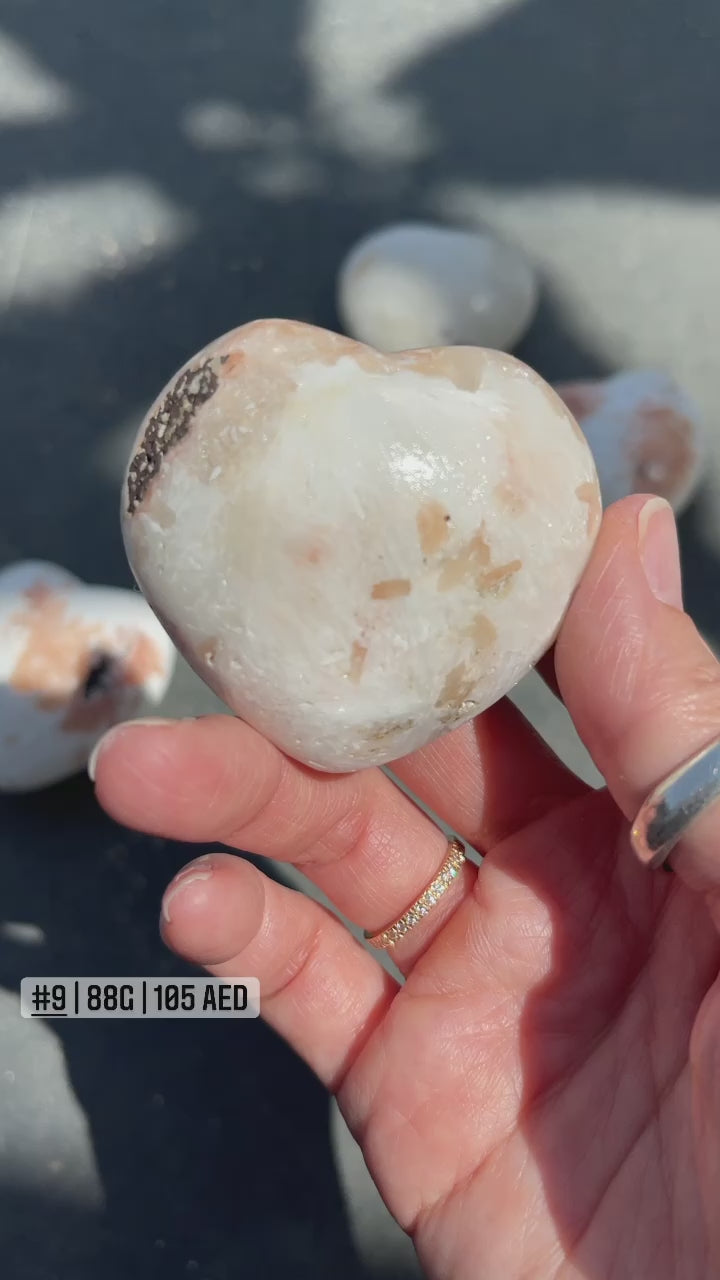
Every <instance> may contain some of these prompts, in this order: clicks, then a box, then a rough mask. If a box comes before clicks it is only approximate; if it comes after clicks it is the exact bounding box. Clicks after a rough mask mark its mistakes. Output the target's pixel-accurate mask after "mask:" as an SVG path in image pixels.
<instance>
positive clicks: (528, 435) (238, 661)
mask: <svg viewBox="0 0 720 1280" xmlns="http://www.w3.org/2000/svg"><path fill="white" fill-rule="evenodd" d="M599 520H600V495H599V490H598V487H597V481H596V476H595V469H594V466H593V462H592V456H591V454H590V450H589V449H588V447H587V444H586V442H585V440H584V438H583V436H582V434H581V432H580V431H579V429H578V427H577V424H576V423H575V421H574V419H573V418H572V417H571V416H570V414H569V413H568V411H567V409H566V408H565V406H564V405H563V403H562V401H561V400H560V399H559V398H558V397H557V395H556V394H555V392H554V391H553V390H552V389H551V388H550V387H548V386H547V385H546V384H545V383H544V382H543V381H542V379H540V378H539V377H538V376H537V375H536V374H534V373H533V372H532V371H531V370H530V369H528V368H527V367H526V366H525V365H523V364H521V363H520V362H519V361H517V360H515V359H514V358H513V357H512V356H506V355H500V354H499V353H497V352H490V351H483V350H480V349H477V348H459V347H456V348H448V349H446V350H426V351H410V352H405V353H402V354H398V355H395V356H388V355H381V354H380V353H378V352H376V351H374V350H372V349H371V348H369V347H366V346H363V345H361V344H359V343H354V342H352V341H350V340H349V339H347V338H343V337H339V336H338V335H337V334H333V333H330V332H328V331H326V330H323V329H317V328H314V327H311V326H309V325H303V324H299V323H297V322H293V321H287V320H265V321H257V322H255V323H252V324H248V325H245V326H244V327H243V328H241V329H237V330H235V331H234V332H233V333H230V334H227V335H225V336H224V337H223V338H221V339H219V340H218V341H217V342H215V343H213V344H211V345H210V346H208V347H206V348H205V350H204V351H202V352H200V353H199V354H198V355H197V356H196V357H195V358H194V359H193V360H191V361H190V362H189V363H188V365H187V366H186V367H185V368H184V369H183V370H181V371H180V373H179V374H178V375H176V377H175V378H173V379H172V380H171V382H170V383H169V384H168V386H167V387H166V388H165V390H164V391H163V392H162V393H161V394H160V396H159V397H158V399H157V400H156V402H155V403H154V405H153V406H152V407H151V409H150V411H149V413H148V415H147V417H146V419H145V421H144V423H143V425H142V427H141V429H140V432H139V434H138V437H137V440H136V443H135V446H134V449H133V454H132V458H131V461H130V464H129V468H128V473H127V477H126V481H125V485H124V488H123V497H122V522H123V532H124V538H125V545H126V549H127V553H128V558H129V560H130V564H131V566H132V569H133V571H134V573H135V575H136V578H137V581H138V583H139V585H140V587H141V589H142V590H143V592H144V593H145V595H146V597H147V599H148V601H149V602H150V604H151V605H152V607H153V608H154V609H155V610H156V612H157V614H158V617H159V618H160V619H161V620H162V621H163V623H164V624H165V625H166V627H167V628H168V631H169V632H170V634H171V635H172V637H173V639H174V641H175V643H176V644H177V646H178V647H179V648H180V650H181V651H182V653H183V654H184V655H185V657H186V658H187V659H188V661H189V662H190V664H191V665H192V666H193V667H194V668H195V670H196V671H197V672H198V673H199V674H200V675H201V676H202V677H203V679H204V680H206V681H207V683H208V684H209V685H210V686H211V688H213V689H214V690H215V692H216V693H218V694H219V696H220V697H222V698H223V699H224V700H225V702H226V703H227V704H228V706H230V707H231V708H232V709H233V710H234V711H235V712H236V713H237V714H238V715H239V716H241V717H243V718H244V719H245V720H247V721H248V722H249V723H250V724H252V725H254V726H255V727H256V728H258V729H260V730H261V731H262V732H263V733H265V734H266V735H267V736H268V737H269V738H270V739H271V740H272V741H274V742H275V743H277V744H278V745H279V746H281V747H282V748H283V749H284V750H285V751H287V752H288V753H289V754H290V755H292V756H295V757H297V758H298V759H300V760H303V761H305V762H306V763H308V764H311V765H314V766H316V767H318V768H321V769H326V770H331V771H342V770H347V769H356V768H360V767H363V766H366V765H370V764H381V763H385V762H387V761H390V760H393V759H395V758H397V757H399V756H401V755H404V754H406V753H407V752H409V751H412V750H414V749H416V748H417V747H420V746H422V745H423V744H424V743H426V742H428V741H430V740H431V739H432V738H434V737H436V736H438V735H439V734H441V733H442V732H443V731H445V730H447V729H450V728H452V727H453V726H455V725H458V724H461V723H462V722H463V721H466V720H468V719H469V718H471V717H472V716H474V715H476V714H477V713H478V712H480V711H482V710H483V709H484V708H485V707H487V706H489V705H490V704H491V703H493V702H495V701H496V700H497V699H498V698H500V697H501V696H502V695H503V694H504V693H506V692H507V691H508V689H510V688H511V687H512V686H513V685H514V684H515V683H516V682H517V681H518V680H519V679H520V678H521V677H522V676H523V675H525V674H526V672H527V671H528V670H529V669H530V667H531V666H532V665H533V664H534V663H535V662H536V661H537V659H538V658H539V657H540V656H541V655H542V654H543V653H544V652H545V650H546V649H547V648H548V646H549V645H550V644H551V642H552V640H553V639H554V636H555V634H556V631H557V628H558V625H559V623H560V620H561V618H562V616H563V614H564V612H565V609H566V607H567V604H568V602H569V600H570V596H571V594H572V591H573V589H574V587H575V585H576V583H577V581H578V578H579V576H580V574H581V572H582V570H583V568H584V566H585V563H586V561H587V558H588V555H589V553H590V549H591V547H592V544H593V540H594V537H595V534H596V531H597V528H598V524H599Z"/></svg>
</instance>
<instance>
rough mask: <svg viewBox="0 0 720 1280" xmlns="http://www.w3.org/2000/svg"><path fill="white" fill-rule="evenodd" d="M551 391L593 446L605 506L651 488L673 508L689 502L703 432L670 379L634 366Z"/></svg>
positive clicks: (700, 466)
mask: <svg viewBox="0 0 720 1280" xmlns="http://www.w3.org/2000/svg"><path fill="white" fill-rule="evenodd" d="M557 391H558V394H559V395H560V396H561V397H562V399H563V400H564V402H565V403H566V404H567V406H568V408H569V409H570V411H571V412H572V413H573V414H574V415H575V417H576V419H577V421H578V422H579V423H580V425H581V427H582V430H583V433H584V435H585V437H586V439H587V442H588V444H589V445H590V448H591V449H592V451H593V455H594V458H595V466H596V467H597V472H598V476H599V479H600V488H601V490H602V496H603V502H604V503H605V505H606V506H609V505H610V503H611V502H617V501H618V499H619V498H626V497H627V496H628V494H631V493H656V494H658V495H659V496H660V497H662V498H666V499H667V501H668V502H669V503H670V504H671V505H672V507H673V508H674V509H675V511H676V512H681V511H683V510H684V509H685V508H686V507H687V506H688V504H689V503H690V502H691V500H692V498H693V497H694V495H695V493H696V491H697V488H698V485H699V483H700V481H701V479H702V472H703V466H704V462H705V456H706V444H705V432H704V429H703V426H702V421H701V416H700V411H699V409H698V408H697V406H696V405H695V404H694V403H693V401H692V399H691V398H690V396H688V395H687V394H686V392H685V391H683V390H682V388H681V387H679V386H678V384H677V383H676V382H675V380H674V379H673V378H671V377H670V376H669V375H668V374H666V373H661V372H658V371H656V370H652V369H648V370H633V371H631V372H628V373H619V374H615V375H614V376H613V377H611V378H605V379H599V380H598V381H590V382H569V383H564V384H563V385H562V386H558V387H557Z"/></svg>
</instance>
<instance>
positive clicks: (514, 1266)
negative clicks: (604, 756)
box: [340, 793, 720, 1280]
mask: <svg viewBox="0 0 720 1280" xmlns="http://www.w3.org/2000/svg"><path fill="white" fill-rule="evenodd" d="M625 839H626V837H624V834H623V826H622V824H621V817H620V815H619V813H618V811H617V809H616V808H615V806H614V804H613V803H612V801H611V799H610V798H609V797H608V795H607V794H606V793H600V794H595V795H593V796H590V797H587V798H584V799H583V800H582V801H580V802H575V803H574V804H573V805H571V806H569V807H567V808H566V809H564V810H560V811H556V812H555V813H553V814H551V815H550V816H548V817H547V818H545V819H543V820H542V821H541V822H539V823H536V824H534V825H533V826H532V827H530V828H527V829H526V830H525V831H524V832H521V833H519V834H517V835H515V836H514V837H512V838H511V839H510V840H508V841H506V842H505V843H504V844H503V845H500V846H499V847H498V848H497V849H495V850H494V851H493V853H492V854H491V855H490V857H489V858H488V859H487V861H486V862H485V863H484V864H483V866H482V868H481V869H480V872H479V875H478V880H477V887H476V893H475V896H474V897H473V898H472V899H471V900H470V901H468V902H466V903H465V904H464V905H463V907H462V908H461V909H460V910H459V911H458V913H457V914H456V915H455V916H453V917H451V919H450V921H449V922H448V924H447V925H446V927H445V929H444V930H443V932H442V933H441V934H440V935H439V936H438V937H437V938H436V939H435V941H434V943H433V945H432V947H431V948H430V949H429V950H428V951H427V952H426V953H425V955H424V956H422V957H421V959H420V960H419V961H418V963H417V964H416V966H415V968H414V969H413V971H412V973H411V974H410V976H409V978H408V980H407V982H406V984H405V986H404V988H403V989H402V991H401V992H400V993H399V994H398V995H397V996H396V998H395V1000H394V1002H393V1003H392V1005H391V1006H390V1008H389V1011H388V1013H387V1014H386V1017H385V1019H384V1021H383V1022H382V1024H381V1025H380V1026H379V1027H378V1028H377V1029H376V1031H375V1032H374V1034H373V1035H372V1037H371V1038H370V1040H369V1041H368V1043H367V1045H366V1046H365V1049H364V1051H363V1052H362V1053H361V1054H360V1056H359V1057H358V1059H357V1060H356V1061H355V1062H354V1063H353V1065H352V1067H351V1068H350V1070H349V1071H348V1074H347V1076H346V1078H345V1081H344V1083H343V1086H342V1088H341V1090H340V1102H341V1105H342V1106H343V1107H344V1109H345V1112H346V1115H347V1117H348V1119H349V1121H350V1124H351V1126H352V1127H354V1128H355V1130H356V1132H357V1133H358V1136H359V1138H360V1141H361V1143H362V1145H363V1148H364V1152H365V1156H366V1159H367V1162H368V1164H369V1166H370V1169H371V1172H372V1173H373V1176H374V1177H375V1179H376V1181H377V1183H378V1185H379V1187H380V1189H381V1192H382V1194H383V1196H384V1198H385V1200H386V1202H387V1203H388V1205H389V1207H390V1209H391V1211H392V1212H393V1213H394V1214H395V1216H396V1217H397V1218H398V1220H399V1221H400V1222H401V1224H402V1225H403V1226H405V1228H406V1229H407V1230H409V1231H411V1233H412V1235H413V1238H414V1240H415V1243H416V1246H417V1248H418V1252H419V1255H420V1258H421V1260H422V1261H423V1263H424V1265H425V1266H426V1268H427V1270H428V1272H429V1273H430V1274H433V1275H439V1276H446V1275H452V1276H453V1277H457V1278H461V1277H464V1276H468V1277H470V1276H472V1277H478V1276H482V1275H485V1274H487V1275H488V1276H500V1275H502V1276H508V1277H509V1276H531V1275H537V1276H542V1277H548V1276H551V1275H553V1276H554V1275H558V1276H560V1275H562V1276H572V1275H582V1276H584V1277H588V1278H592V1277H595V1276H597V1277H603V1280H604V1278H605V1277H607V1276H610V1275H612V1276H619V1277H625V1276H627V1277H640V1276H643V1277H644V1276H647V1277H650V1276H652V1277H653V1280H662V1277H665V1276H667V1277H677V1276H680V1275H681V1276H682V1277H683V1280H692V1277H695V1276H707V1275H708V1274H709V1272H708V1259H707V1231H706V1228H705V1221H704V1214H703V1209H702V1189H703V1188H702V1187H701V1185H700V1184H699V1180H698V1178H697V1177H696V1176H695V1174H694V1171H695V1170H696V1169H699V1170H701V1171H702V1170H707V1171H708V1173H709V1172H710V1171H711V1170H712V1169H716V1168H717V1164H718V1161H719V1160H720V1150H718V1145H719V1144H718V1142H717V1138H716V1136H715V1135H714V1134H713V1132H712V1130H711V1128H710V1127H709V1126H707V1125H705V1126H703V1125H702V1124H700V1125H697V1124H696V1123H695V1122H694V1117H696V1116H697V1115H698V1113H699V1114H703V1111H705V1114H706V1115H708V1117H709V1116H710V1115H711V1114H712V1112H711V1110H710V1108H711V1106H712V1103H713V1098H712V1088H713V1081H712V1062H711V1061H707V1057H708V1055H707V1052H706V1046H705V1042H706V1040H709V1037H707V1036H706V1035H705V1034H704V1028H705V1025H706V1023H710V1022H711V1019H712V1016H713V1004H714V1005H716V1004H717V992H716V991H715V990H713V992H712V994H711V995H710V996H709V997H708V999H707V1000H705V998H706V996H707V994H708V992H709V990H710V989H711V987H712V985H713V983H714V981H715V978H716V976H717V972H718V966H719V964H720V939H718V935H717V933H716V931H715V929H714V927H713V925H712V922H711V920H710V916H709V913H708V910H707V907H706V906H705V903H704V902H703V900H702V898H700V897H699V896H697V895H695V894H693V893H691V892H690V891H689V890H687V889H686V888H685V887H684V886H683V885H681V884H680V883H678V882H676V880H675V878H674V877H672V876H669V875H662V874H660V875H658V876H654V877H653V876H651V877H648V875H647V874H646V873H645V872H643V871H642V870H641V869H639V868H638V867H636V866H635V865H634V863H632V861H631V859H630V857H629V856H628V851H627V849H626V848H624V847H623V842H624V840H625ZM609 848H611V849H613V850H616V851H617V857H613V856H608V850H609ZM478 899H479V905H480V909H479V910H478V909H477V908H478V902H477V900H478ZM458 933H460V934H461V935H462V939H461V940H460V939H459V938H458ZM458 955H463V956H464V957H465V959H466V963H465V965H464V966H462V967H459V966H458V963H457V957H458ZM704 1001H705V1006H704V1008H702V1012H701V1007H702V1006H703V1002H704ZM693 1029H694V1030H693ZM691 1036H692V1051H693V1052H692V1066H691V1055H690V1045H691Z"/></svg>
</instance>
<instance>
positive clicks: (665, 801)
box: [630, 738, 720, 870]
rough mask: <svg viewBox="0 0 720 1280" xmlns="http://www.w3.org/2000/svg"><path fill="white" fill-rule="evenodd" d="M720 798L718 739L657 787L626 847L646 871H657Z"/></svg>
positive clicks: (642, 810)
mask: <svg viewBox="0 0 720 1280" xmlns="http://www.w3.org/2000/svg"><path fill="white" fill-rule="evenodd" d="M719 798H720V738H716V739H715V740H714V742H711V743H710V744H709V746H707V747H703V750H702V751H699V752H698V753H697V755H694V756H692V757H691V758H690V759H689V760H686V761H685V763H684V764H681V765H679V766H678V768H677V769H675V770H674V771H673V773H670V774H668V776H667V777H666V778H664V779H663V781H662V782H660V783H658V785H657V786H656V787H655V789H654V790H653V791H651V792H650V795H649V796H648V797H647V799H646V800H645V801H644V803H643V804H642V805H641V806H640V809H639V810H638V815H637V817H636V819H635V821H634V822H633V824H632V828H631V831H630V843H631V844H632V847H633V850H634V852H635V854H636V856H637V857H638V858H639V860H640V862H642V863H643V864H644V865H645V866H646V867H649V868H650V870H654V869H655V868H657V867H661V866H662V865H663V864H664V863H665V861H666V859H667V857H668V854H669V853H671V852H672V850H673V849H674V848H675V845H676V844H677V843H678V841H679V840H680V839H681V837H682V836H683V835H684V833H685V831H686V830H687V828H688V827H689V826H690V824H691V823H692V822H694V821H695V819H696V818H697V817H699V815H700V814H701V813H703V812H704V811H705V809H707V808H708V806H709V805H711V804H713V803H714V801H715V800H717V799H719Z"/></svg>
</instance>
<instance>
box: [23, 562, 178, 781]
mask: <svg viewBox="0 0 720 1280" xmlns="http://www.w3.org/2000/svg"><path fill="white" fill-rule="evenodd" d="M174 663H175V650H174V648H173V646H172V644H171V642H170V640H169V638H168V636H167V634H166V632H165V631H164V629H163V628H162V627H161V626H160V624H159V623H158V620H157V618H156V617H155V616H154V615H153V613H152V611H151V610H150V609H149V608H148V605H147V604H146V602H145V600H143V598H142V596H140V595H139V594H138V593H137V592H136V591H123V590H119V589H117V588H112V587H95V586H86V585H85V584H84V583H83V582H81V581H80V580H79V579H78V578H76V577H74V576H73V574H71V573H68V572H67V570H65V569H63V568H61V567H60V566H59V565H54V564H49V563H47V562H45V561H39V560H26V561H21V562H18V563H16V564H13V565H9V566H8V567H7V568H6V569H4V570H2V572H0V791H8V792H10V791H15V792H25V791H34V790H37V789H39V788H40V787H45V786H49V785H50V784H52V783H55V782H60V781H62V780H63V779H64V778H68V777H70V776H71V775H72V774H74V773H77V772H78V771H80V770H81V769H83V768H84V767H85V765H86V763H87V761H88V758H89V756H90V753H91V751H92V749H93V747H94V745H95V743H96V742H97V741H98V739H99V738H100V737H101V736H102V734H103V733H104V732H105V730H106V729H109V728H111V726H112V725H114V724H117V723H118V722H119V721H120V720H126V719H128V718H131V717H133V716H137V715H141V714H143V713H147V712H149V711H150V710H152V709H153V708H154V707H155V706H156V705H157V703H159V702H160V700H161V699H162V697H163V696H164V694H165V691H166V689H167V687H168V684H169V681H170V677H171V675H172V671H173V667H174Z"/></svg>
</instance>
